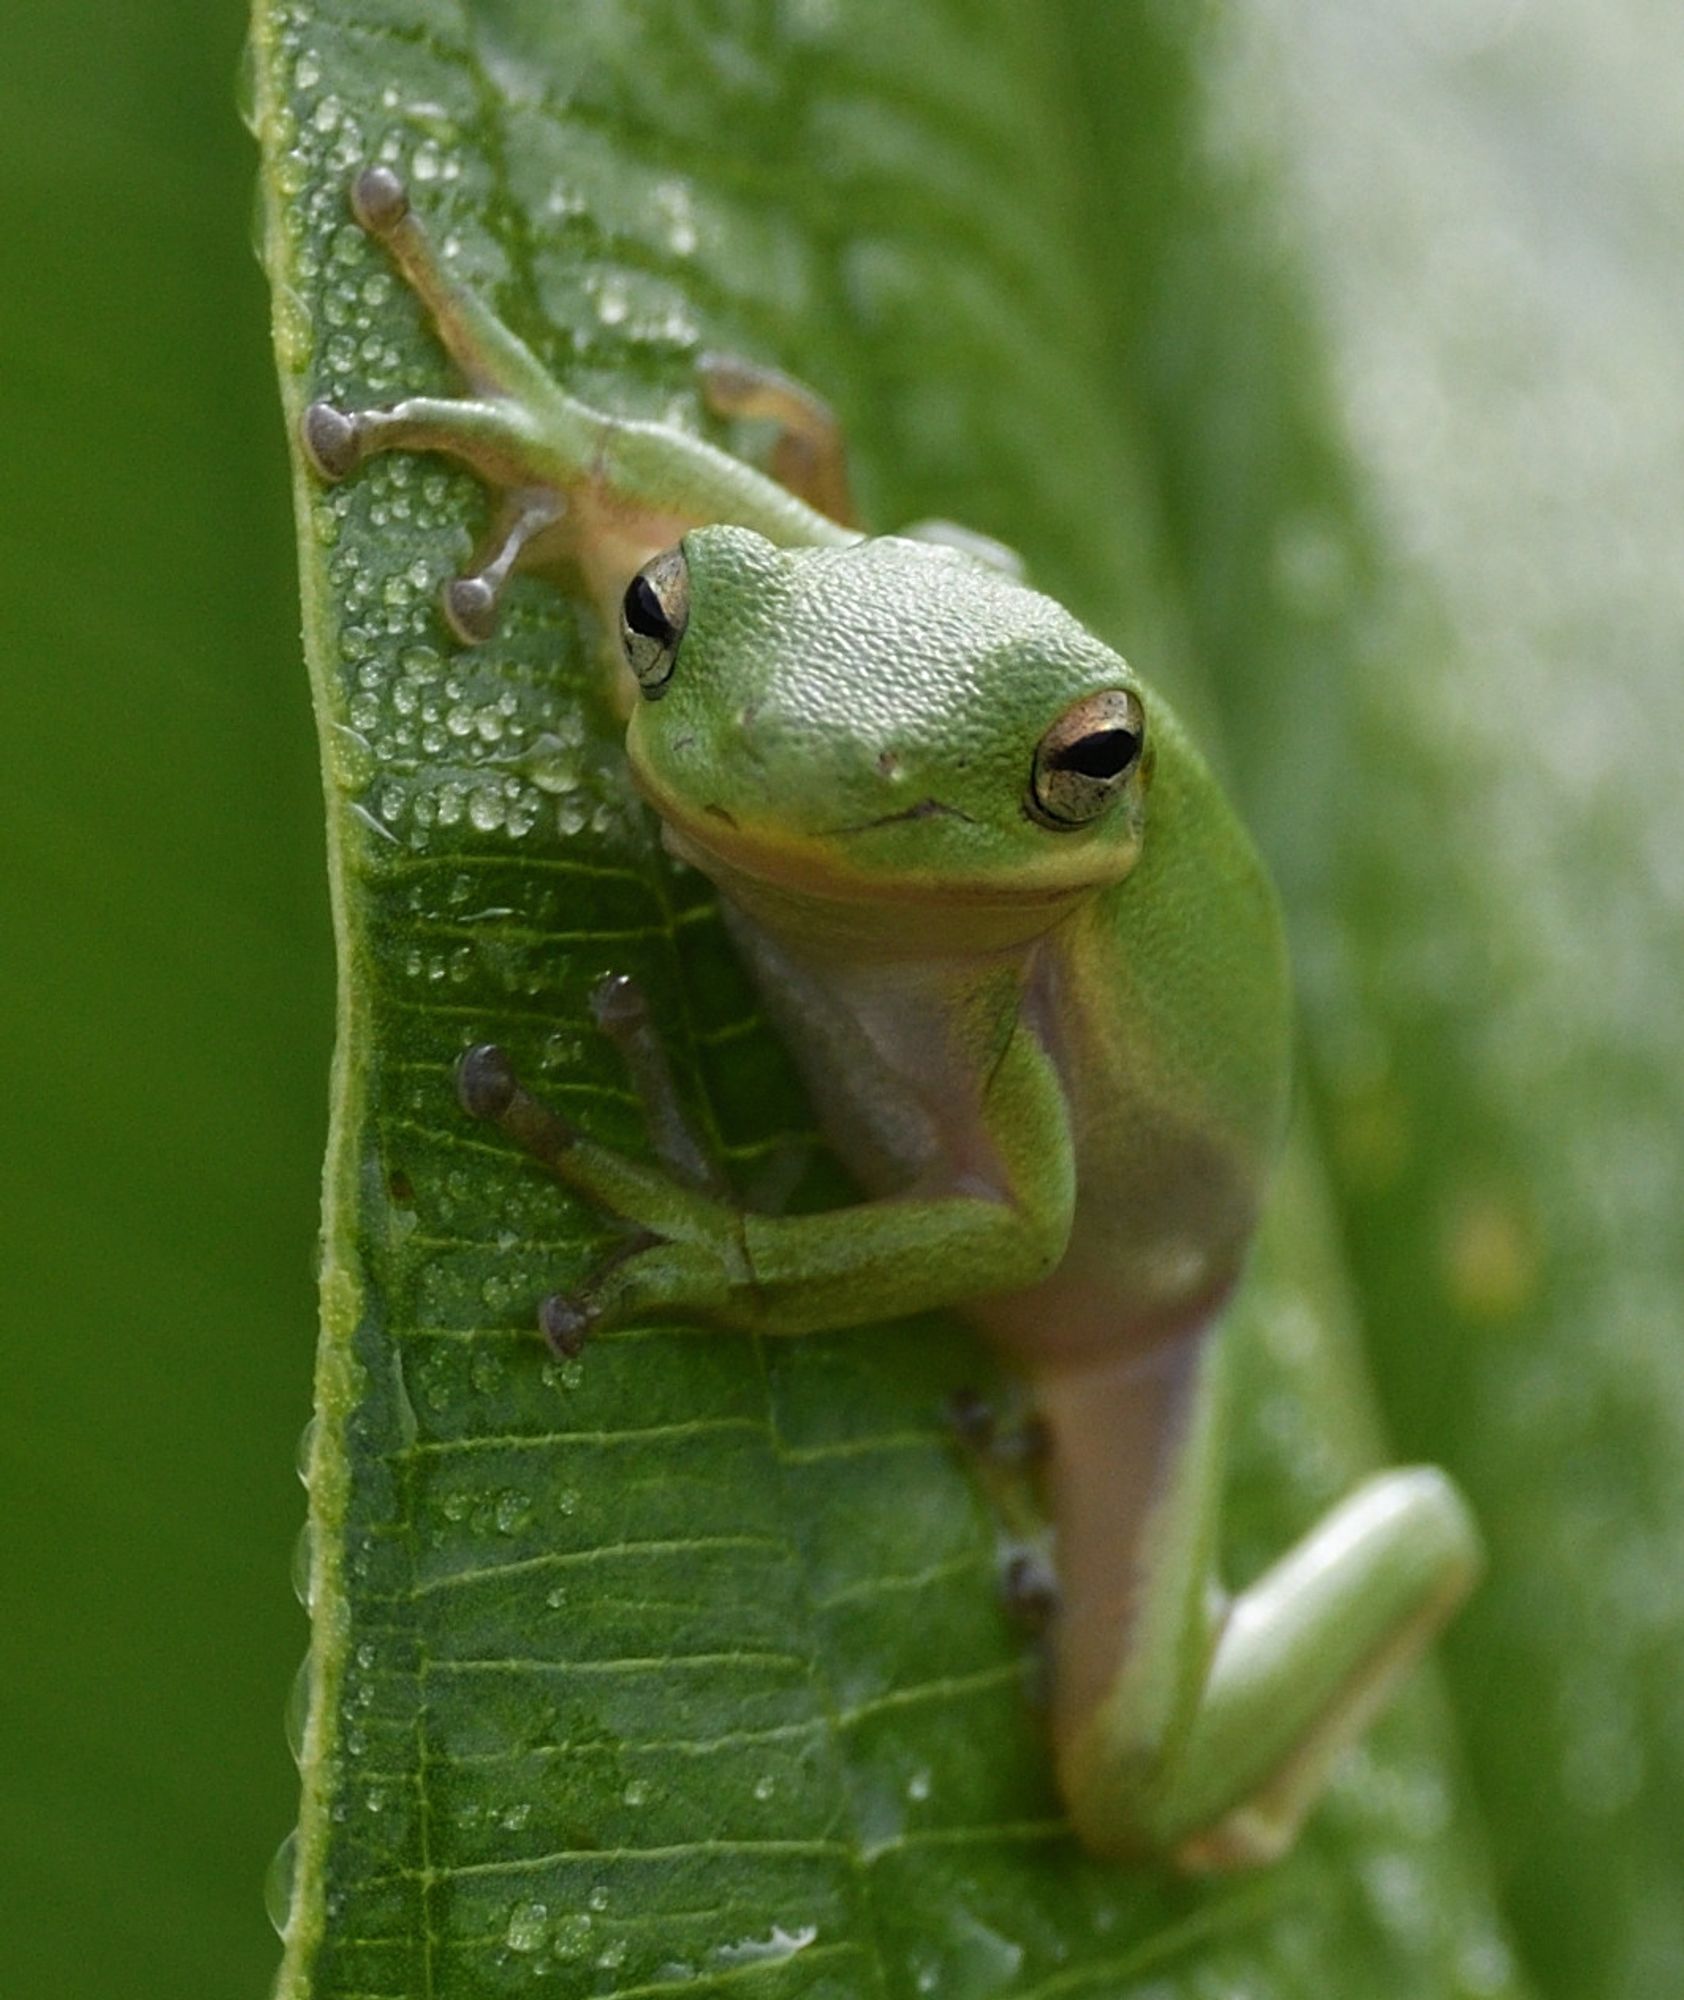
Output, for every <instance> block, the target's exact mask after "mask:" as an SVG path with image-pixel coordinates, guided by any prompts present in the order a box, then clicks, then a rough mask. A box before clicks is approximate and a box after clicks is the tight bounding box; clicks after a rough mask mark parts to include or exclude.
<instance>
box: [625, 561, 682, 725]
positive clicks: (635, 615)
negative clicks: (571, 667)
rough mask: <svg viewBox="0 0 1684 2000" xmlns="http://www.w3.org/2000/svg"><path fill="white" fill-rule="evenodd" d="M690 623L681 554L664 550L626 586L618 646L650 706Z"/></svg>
mask: <svg viewBox="0 0 1684 2000" xmlns="http://www.w3.org/2000/svg"><path fill="white" fill-rule="evenodd" d="M689 621H690V570H689V566H688V565H687V564H686V562H685V560H684V551H683V550H682V549H667V550H665V551H664V552H663V553H662V554H660V555H658V556H656V557H655V559H654V561H653V562H647V563H645V564H644V565H643V567H642V569H640V570H639V571H638V573H637V574H636V576H634V577H633V578H632V580H631V582H630V583H628V584H627V585H626V594H625V597H624V598H623V600H622V601H621V604H620V644H621V646H622V647H623V648H624V649H625V655H626V665H627V666H628V667H630V668H631V670H632V674H633V676H634V677H635V678H636V681H637V684H638V686H639V688H640V689H641V690H642V691H643V693H644V695H645V696H646V697H647V699H648V700H650V701H659V700H660V698H661V696H662V695H663V694H665V693H666V691H667V682H668V681H669V680H671V679H672V669H673V663H674V661H675V660H676V659H677V658H678V649H679V646H680V645H681V644H682V643H683V640H684V628H685V626H686V625H687V624H688V623H689Z"/></svg>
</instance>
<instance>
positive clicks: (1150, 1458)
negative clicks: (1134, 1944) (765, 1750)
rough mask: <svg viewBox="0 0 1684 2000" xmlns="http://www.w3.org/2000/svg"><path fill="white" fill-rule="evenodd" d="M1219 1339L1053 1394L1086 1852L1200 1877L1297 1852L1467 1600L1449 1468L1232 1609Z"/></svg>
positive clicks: (1058, 1702)
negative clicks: (1364, 1736)
mask: <svg viewBox="0 0 1684 2000" xmlns="http://www.w3.org/2000/svg"><path fill="white" fill-rule="evenodd" d="M1223 1374H1224V1360H1223V1348H1222V1342H1221V1336H1220V1334H1219V1333H1218V1332H1217V1331H1215V1330H1206V1331H1202V1332H1198V1333H1194V1334H1191V1335H1188V1336H1183V1337H1182V1338H1180V1339H1179V1340H1175V1341H1171V1342H1168V1343H1165V1344H1164V1345H1162V1346H1160V1347H1158V1348H1156V1349H1154V1350H1151V1351H1149V1352H1147V1353H1146V1354H1144V1355H1134V1356H1130V1357H1127V1358H1125V1359H1123V1360H1120V1361H1115V1362H1111V1363H1107V1364H1103V1365H1100V1366H1098V1367H1093V1368H1083V1369H1081V1370H1072V1371H1067V1372H1064V1373H1061V1374H1058V1375H1055V1376H1053V1377H1052V1378H1051V1379H1050V1380H1046V1381H1043V1382H1042V1383H1041V1384H1040V1385H1039V1393H1040V1401H1041V1407H1042V1411H1043V1414H1044V1415H1045V1417H1046V1419H1047V1421H1048V1424H1049V1426H1050V1428H1051V1432H1052V1437H1053V1453H1052V1461H1051V1465H1052V1471H1051V1481H1052V1503H1053V1513H1054V1519H1055V1522H1056V1526H1057V1537H1058V1572H1059V1583H1060V1592H1061V1609H1060V1614H1059V1624H1058V1630H1057V1633H1056V1636H1055V1661H1056V1667H1055V1682H1054V1705H1053V1715H1054V1734H1055V1742H1056V1751H1057V1759H1058V1768H1059V1776H1060V1784H1061V1789H1062V1791H1063V1793H1064V1796H1065V1800H1066V1803H1067V1804H1068V1806H1069V1809H1070V1813H1071V1817H1072V1819H1073V1821H1074V1823H1075V1825H1076V1828H1077V1830H1078V1832H1079V1833H1080V1834H1081V1837H1082V1839H1083V1841H1084V1843H1085V1844H1086V1845H1087V1846H1089V1847H1091V1848H1093V1849H1094V1850H1095V1851H1097V1852H1099V1853H1109V1854H1116V1855H1119V1856H1129V1857H1143V1856H1155V1857H1158V1858H1161V1859H1168V1860H1171V1861H1173V1862H1174V1863H1175V1864H1176V1865H1178V1866H1180V1867H1183V1868H1186V1869H1189V1870H1194V1871H1204V1870H1212V1869H1223V1868H1235V1867H1247V1866H1253V1865H1256V1864H1259V1863H1262V1862H1266V1861H1270V1860H1273V1859H1274V1858H1276V1857H1277V1856H1279V1855H1280V1854H1282V1853H1284V1852H1285V1851H1286V1849H1287V1848H1289V1847H1290V1846H1291V1844H1292V1842H1293V1839H1294V1838H1295V1836H1296V1834H1297V1831H1298V1828H1299V1825H1300V1824H1301V1822H1302V1820H1303V1818H1304V1815H1305V1814H1306V1813H1307V1812H1308V1810H1309V1809H1310V1807H1311V1806H1312V1805H1313V1804H1314V1803H1315V1801H1316V1799H1317V1798H1318V1797H1319V1795H1320V1793H1321V1791H1322V1789H1323V1787H1324V1785H1325V1783H1326V1779H1327V1775H1328V1770H1329V1767H1330V1765H1331V1764H1332V1762H1333V1760H1334V1759H1335V1757H1336V1756H1337V1755H1338V1753H1339V1752H1340V1751H1341V1750H1342V1749H1344V1748H1345V1747H1346V1746H1347V1745H1348V1744H1349V1743H1351V1742H1352V1741H1353V1740H1354V1739H1355V1738H1356V1737H1357V1736H1358V1735H1359V1734H1360V1733H1361V1732H1362V1730H1363V1729H1364V1728H1365V1727H1366V1726H1367V1724H1368V1722H1369V1721H1370V1720H1371V1719H1372V1718H1373V1716H1374V1715H1375V1713H1376V1712H1377V1711H1378V1709H1379V1708H1380V1707H1381V1706H1382V1704H1383V1703H1384V1702H1385V1700H1386V1699H1387V1697H1388V1696H1389V1694H1390V1692H1391V1690H1392V1688H1393V1687H1394V1685H1395V1683H1396V1682H1397V1680H1398V1678H1399V1677H1400V1676H1401V1675H1402V1674H1403V1673H1404V1672H1405V1670H1406V1669H1407V1668H1408V1667H1409V1666H1410V1665H1411V1664H1412V1663H1413V1662H1414V1660H1415V1659H1416V1658H1417V1657H1418V1656H1419V1654H1420V1653H1421V1651H1422V1650H1423V1648H1424V1647H1425V1646H1426V1645H1427V1644H1428V1642H1429V1641H1430V1640H1431V1638H1432V1637H1433V1635H1434V1634H1435V1633H1436V1632H1437V1631H1438V1629H1439V1627H1440V1626H1441V1625H1443V1623H1444V1622H1445V1620H1446V1619H1447V1618H1448V1617H1449V1616H1450V1614H1451V1612H1452V1611H1453V1610H1454V1609H1455V1608H1456V1606H1457V1605H1458V1604H1459V1603H1460V1602H1461V1600H1462V1599H1463V1597H1465V1596H1466V1594H1467V1592H1468V1591H1469V1590H1470V1589H1471V1587H1472V1585H1473V1583H1474V1581H1475V1579H1476V1577H1477V1574H1478V1571H1479V1567H1480V1551H1479V1541H1478V1534H1477V1531H1476V1529H1475V1527H1474V1525H1473V1521H1472V1518H1471V1516H1470V1514H1469V1512H1468V1509H1467V1506H1466V1504H1465V1503H1464V1501H1463V1500H1462V1497H1461V1495H1460V1494H1459V1493H1458V1491H1457V1490H1456V1488H1455V1486H1454V1485H1453V1484H1452V1483H1451V1481H1450V1480H1449V1479H1447V1478H1446V1477H1445V1475H1444V1474H1443V1473H1441V1472H1439V1471H1437V1470H1436V1469H1435V1468H1432V1467H1425V1466H1418V1467H1411V1468H1408V1469H1406V1470H1402V1471H1394V1472H1388V1473H1384V1474H1381V1475H1380V1476H1378V1477H1376V1478H1373V1479H1370V1480H1368V1481H1366V1482H1365V1483H1364V1484H1363V1485H1361V1486H1359V1487H1358V1488H1357V1489H1356V1490H1355V1491H1354V1492H1353V1493H1351V1494H1349V1495H1348V1496H1347V1497H1346V1498H1345V1499H1344V1500H1343V1501H1341V1502H1340V1503H1339V1505H1338V1506H1336V1507H1335V1508H1333V1510H1332V1511H1331V1512H1330V1513H1329V1514H1327V1515H1326V1516H1325V1517H1324V1518H1323V1520H1322V1521H1321V1522H1320V1523H1318V1525H1317V1526H1316V1527H1314V1528H1313V1529H1311V1531H1310V1532H1309V1533H1308V1534H1307V1535H1306V1536H1305V1537H1304V1539H1303V1540H1302V1541H1301V1542H1299V1543H1298V1545H1297V1546H1296V1547H1295V1548H1293V1549H1291V1550H1290V1551H1289V1552H1288V1553H1287V1554H1286V1555H1285V1556H1283V1557H1282V1558H1281V1559H1280V1560H1279V1561H1278V1562H1277V1563H1276V1564H1275V1566H1274V1567H1273V1568H1272V1569H1270V1570H1268V1571H1267V1572H1266V1573H1265V1574H1264V1575H1263V1576H1261V1577H1260V1578H1258V1580H1257V1581H1256V1582H1255V1583H1253V1584H1252V1585H1251V1586H1250V1587H1249V1588H1247V1589H1246V1590H1244V1591H1242V1592H1241V1593H1240V1594H1239V1595H1238V1596H1237V1597H1234V1598H1232V1599H1230V1598H1228V1597H1227V1596H1226V1594H1225V1593H1223V1592H1222V1591H1221V1590H1220V1589H1219V1587H1218V1586H1217V1585H1216V1583H1215V1575H1216V1543H1217V1525H1218V1500H1219V1494H1220V1487H1221V1480H1222V1469H1223V1446H1222V1434H1223V1428H1224V1426H1223V1412H1222V1404H1223Z"/></svg>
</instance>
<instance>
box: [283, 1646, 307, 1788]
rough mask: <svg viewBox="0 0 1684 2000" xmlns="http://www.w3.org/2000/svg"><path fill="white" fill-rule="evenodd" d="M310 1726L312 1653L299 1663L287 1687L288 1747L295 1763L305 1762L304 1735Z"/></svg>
mask: <svg viewBox="0 0 1684 2000" xmlns="http://www.w3.org/2000/svg"><path fill="white" fill-rule="evenodd" d="M309 1727H310V1655H309V1654H308V1653H306V1654H305V1655H304V1657H303V1659H301V1660H300V1661H299V1663H298V1671H297V1673H295V1674H294V1675H293V1677H292V1686H291V1687H290V1688H288V1689H287V1705H286V1732H287V1748H288V1749H289V1750H290V1751H291V1752H292V1760H293V1762H294V1763H295V1764H302V1763H303V1762H304V1737H305V1734H306V1732H307V1731H308V1729H309Z"/></svg>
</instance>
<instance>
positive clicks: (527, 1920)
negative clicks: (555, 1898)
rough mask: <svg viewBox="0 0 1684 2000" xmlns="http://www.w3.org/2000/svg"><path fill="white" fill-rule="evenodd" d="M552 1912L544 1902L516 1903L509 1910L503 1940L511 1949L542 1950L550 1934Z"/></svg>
mask: <svg viewBox="0 0 1684 2000" xmlns="http://www.w3.org/2000/svg"><path fill="white" fill-rule="evenodd" d="M549 1923H550V1912H549V1909H548V1906H547V1905H545V1904H543V1903H516V1904H515V1906H514V1908H513V1909H511V1910H510V1912H509V1925H508V1929H507V1930H505V1931H504V1933H503V1942H504V1943H505V1944H506V1945H507V1946H508V1947H509V1949H510V1951H519V1952H532V1951H541V1950H542V1949H543V1946H544V1942H545V1940H546V1938H547V1937H548V1936H549Z"/></svg>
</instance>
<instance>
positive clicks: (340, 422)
mask: <svg viewBox="0 0 1684 2000" xmlns="http://www.w3.org/2000/svg"><path fill="white" fill-rule="evenodd" d="M298 435H299V440H300V442H301V443H302V444H303V446H304V456H305V457H306V458H307V459H308V460H309V461H310V464H311V466H312V467H313V468H314V470H315V471H316V472H317V473H318V474H319V475H320V476H321V477H322V478H323V479H328V480H336V479H346V478H349V476H350V475H351V474H352V473H353V472H355V471H356V469H357V467H358V466H359V465H360V464H361V463H362V438H361V435H360V432H359V429H358V425H357V420H356V418H355V417H354V416H350V415H348V414H347V413H346V412H345V411H344V410H340V409H336V408H335V407H334V405H333V404H332V403H320V402H318V403H312V404H311V405H310V407H309V408H308V409H307V410H306V411H305V412H304V415H303V417H302V418H301V419H300V422H299V426H298Z"/></svg>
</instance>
